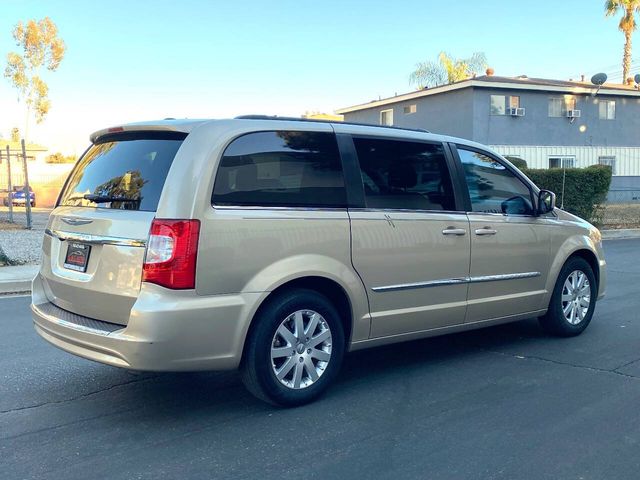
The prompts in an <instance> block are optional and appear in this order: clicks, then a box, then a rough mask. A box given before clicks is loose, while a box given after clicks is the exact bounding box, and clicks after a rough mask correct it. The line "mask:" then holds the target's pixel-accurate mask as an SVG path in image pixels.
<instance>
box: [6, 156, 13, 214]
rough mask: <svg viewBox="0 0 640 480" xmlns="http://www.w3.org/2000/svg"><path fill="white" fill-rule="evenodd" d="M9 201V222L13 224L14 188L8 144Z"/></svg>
mask: <svg viewBox="0 0 640 480" xmlns="http://www.w3.org/2000/svg"><path fill="white" fill-rule="evenodd" d="M7 183H8V184H9V185H8V186H7V187H8V189H9V191H8V192H7V200H8V202H9V222H11V223H13V186H12V185H11V153H9V145H8V144H7Z"/></svg>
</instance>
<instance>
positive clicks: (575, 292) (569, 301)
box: [562, 270, 591, 325]
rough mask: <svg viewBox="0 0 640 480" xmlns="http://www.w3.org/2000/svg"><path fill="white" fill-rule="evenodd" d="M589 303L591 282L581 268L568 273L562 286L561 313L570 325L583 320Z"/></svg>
mask: <svg viewBox="0 0 640 480" xmlns="http://www.w3.org/2000/svg"><path fill="white" fill-rule="evenodd" d="M590 304H591V284H590V283H589V279H588V278H587V275H586V274H585V273H584V272H583V271H581V270H574V271H573V272H571V273H570V274H569V276H568V277H567V279H566V280H565V282H564V285H563V287H562V313H563V314H564V318H565V319H566V320H567V322H569V323H570V324H571V325H577V324H579V323H580V322H582V321H583V320H584V318H585V317H586V316H587V312H588V311H589V305H590Z"/></svg>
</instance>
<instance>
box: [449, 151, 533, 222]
mask: <svg viewBox="0 0 640 480" xmlns="http://www.w3.org/2000/svg"><path fill="white" fill-rule="evenodd" d="M458 155H459V156H460V161H461V162H462V166H463V168H464V174H465V178H466V181H467V187H468V188H469V196H470V197H471V209H472V211H474V212H479V213H502V214H505V215H533V203H532V201H531V190H530V189H529V187H528V186H527V185H525V184H524V183H523V182H522V180H520V179H519V178H518V177H516V176H515V175H514V174H513V173H512V172H511V171H510V170H509V169H508V168H507V167H505V166H504V165H503V164H501V163H500V162H498V161H497V160H495V159H493V158H491V157H489V156H488V155H485V154H483V153H479V152H474V151H472V150H465V149H464V148H460V147H458Z"/></svg>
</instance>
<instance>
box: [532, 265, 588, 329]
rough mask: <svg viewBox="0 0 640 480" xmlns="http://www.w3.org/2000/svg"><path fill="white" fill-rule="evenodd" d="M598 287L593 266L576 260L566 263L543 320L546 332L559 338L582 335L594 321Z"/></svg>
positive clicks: (541, 321)
mask: <svg viewBox="0 0 640 480" xmlns="http://www.w3.org/2000/svg"><path fill="white" fill-rule="evenodd" d="M597 296H598V287H597V283H596V278H595V275H594V274H593V270H592V269H591V266H590V265H589V263H588V262H587V261H586V260H585V259H584V258H581V257H572V258H570V259H569V260H567V262H566V263H565V264H564V266H563V267H562V269H561V270H560V274H559V275H558V280H557V281H556V285H555V287H554V289H553V294H552V296H551V300H550V302H549V309H548V310H547V313H546V314H545V315H544V316H543V317H540V318H539V322H540V325H541V326H542V328H543V330H545V331H546V332H547V333H550V334H551V335H555V336H558V337H573V336H576V335H580V334H581V333H582V332H583V331H584V330H585V329H586V328H587V327H588V326H589V323H590V322H591V318H592V317H593V311H594V309H595V307H596V299H597Z"/></svg>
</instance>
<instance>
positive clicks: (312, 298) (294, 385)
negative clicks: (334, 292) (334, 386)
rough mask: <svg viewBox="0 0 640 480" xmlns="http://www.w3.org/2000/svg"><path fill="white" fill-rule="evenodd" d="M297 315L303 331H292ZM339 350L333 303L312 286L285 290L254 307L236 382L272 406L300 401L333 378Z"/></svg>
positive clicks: (339, 331)
mask: <svg viewBox="0 0 640 480" xmlns="http://www.w3.org/2000/svg"><path fill="white" fill-rule="evenodd" d="M300 320H302V325H303V327H302V329H300V331H301V332H304V333H303V335H298V327H297V325H299V321H300ZM309 328H312V329H313V331H308V329H309ZM327 331H328V332H329V334H327ZM298 337H299V338H300V340H301V341H300V342H298ZM320 340H322V341H321V342H320ZM318 342H320V343H318ZM344 350H345V339H344V328H343V325H342V322H341V320H340V315H339V314H338V311H337V310H336V308H335V306H334V305H333V304H332V303H331V302H330V301H329V300H328V299H327V298H326V297H325V296H324V295H321V294H319V293H318V292H315V291H313V290H307V289H296V290H290V291H288V292H285V293H283V294H280V295H278V296H277V297H275V298H274V299H272V300H270V301H268V303H267V304H266V305H265V306H264V307H262V308H261V309H260V311H259V312H258V314H257V317H256V318H255V320H254V324H253V325H252V328H251V329H250V333H249V336H248V338H247V341H246V344H245V349H244V355H243V360H242V364H241V366H240V371H241V375H242V381H243V382H244V384H245V386H246V387H247V389H248V390H249V391H250V392H251V393H252V394H253V395H255V396H256V397H258V398H259V399H261V400H264V401H266V402H269V403H271V404H273V405H278V406H283V407H293V406H297V405H303V404H305V403H309V402H311V401H313V400H315V399H316V398H317V397H318V396H320V395H321V394H322V393H324V392H325V391H326V389H327V388H328V387H329V385H331V383H333V381H334V380H335V377H336V376H337V374H338V371H339V370H340V365H341V363H342V358H343V356H344ZM272 355H275V356H274V357H273V359H272ZM278 373H279V374H280V375H281V379H279V378H278V377H277V374H278ZM314 376H316V377H317V378H313V377H314Z"/></svg>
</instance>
